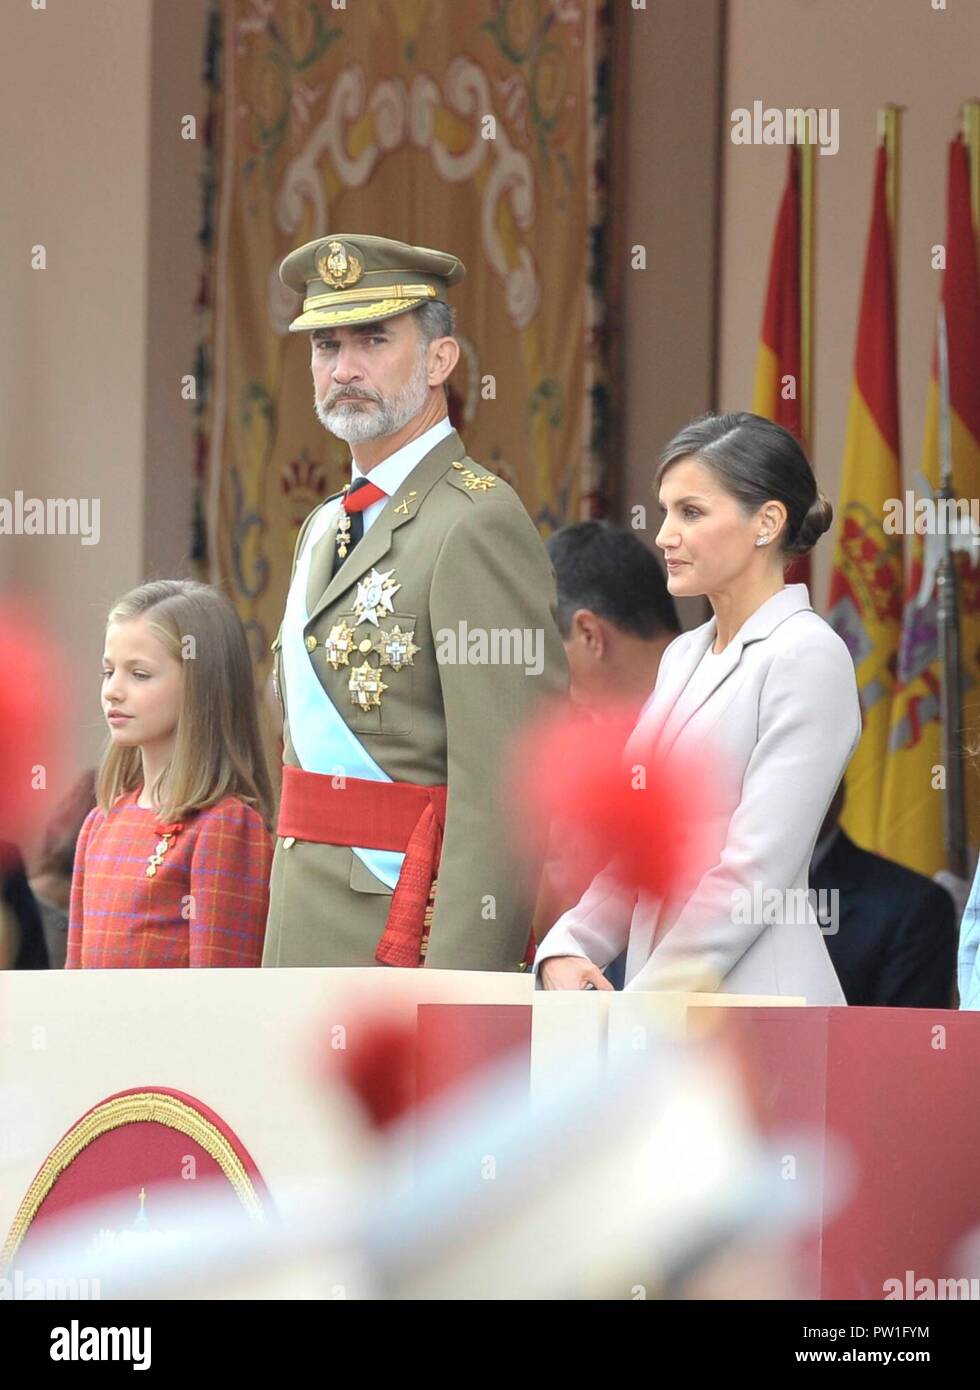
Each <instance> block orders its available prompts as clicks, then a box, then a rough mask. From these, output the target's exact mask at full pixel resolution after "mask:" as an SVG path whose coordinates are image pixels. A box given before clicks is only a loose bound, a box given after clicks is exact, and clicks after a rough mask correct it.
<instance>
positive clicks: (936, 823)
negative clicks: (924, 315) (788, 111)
mask: <svg viewBox="0 0 980 1390" xmlns="http://www.w3.org/2000/svg"><path fill="white" fill-rule="evenodd" d="M945 257H946V260H945V270H944V272H943V282H942V292H941V299H942V303H943V305H944V307H945V312H946V333H947V340H948V345H949V393H950V414H951V421H950V429H951V434H952V448H953V488H954V490H955V495H956V497H957V498H958V499H959V498H962V499H966V500H967V501H969V499H971V498H980V278H978V272H977V242H976V229H975V226H974V219H973V216H972V211H971V206H970V156H969V153H968V149H967V145H966V142H965V141H964V140H963V138H962V137H958V138H957V139H956V140H954V141H953V142H952V144H951V145H950V151H949V182H948V186H947V224H946V240H945ZM922 473H923V474H924V475H925V481H926V482H927V483H928V486H929V488H930V490H931V491H932V492H933V493H935V490H936V488H937V486H938V484H939V476H940V473H939V384H938V365H937V356H936V354H935V352H934V354H933V365H932V381H931V383H930V388H929V398H928V404H927V408H926V431H925V446H924V450H923V462H922ZM917 510H918V509H917ZM906 529H909V528H908V521H907V519H906ZM941 540H942V537H941V536H936V535H935V534H922V535H920V534H916V535H914V536H913V538H912V564H911V573H910V582H909V585H908V589H907V593H906V601H905V614H904V622H903V626H902V643H901V649H900V652H899V661H898V687H897V689H896V692H895V697H894V699H893V701H892V719H891V736H890V739H889V754H888V763H887V766H886V770H885V780H884V791H883V800H882V810H881V821H880V826H879V848H880V851H881V853H883V854H886V855H888V856H889V858H892V859H897V860H899V861H900V862H901V863H903V864H907V865H908V866H909V867H910V868H912V869H918V870H919V871H920V872H921V873H924V874H934V873H935V872H936V871H937V870H938V869H941V868H944V867H946V855H945V849H944V845H943V804H942V796H943V788H944V786H945V769H944V768H943V766H942V757H943V754H942V729H941V726H940V706H939V696H940V670H939V639H938V627H937V615H936V593H935V565H936V557H937V552H938V549H939V545H938V542H939V541H941ZM954 554H955V564H956V571H957V576H958V580H959V600H960V623H961V629H960V630H961V646H960V651H961V661H962V671H961V676H962V691H963V722H964V726H965V728H964V732H965V736H966V738H965V741H966V742H967V743H974V742H976V741H977V736H978V734H980V555H978V552H977V548H976V547H974V546H970V545H969V544H968V543H967V545H966V546H965V548H963V549H957V550H956V551H955V552H954ZM920 598H921V599H923V600H924V601H923V602H921V603H920V602H919V600H920ZM965 786H966V806H967V826H968V838H969V841H970V845H971V846H973V847H974V849H975V848H976V846H977V843H978V841H980V777H978V775H977V772H976V768H975V766H974V764H973V762H972V760H968V761H967V765H966V768H965Z"/></svg>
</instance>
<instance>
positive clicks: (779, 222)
mask: <svg viewBox="0 0 980 1390" xmlns="http://www.w3.org/2000/svg"><path fill="white" fill-rule="evenodd" d="M801 227H802V208H801V191H800V152H799V149H798V148H797V146H796V145H790V147H789V170H788V172H787V176H786V187H785V188H784V189H783V196H782V200H781V202H780V204H779V215H778V216H777V218H776V230H775V233H774V235H773V241H772V254H771V256H770V260H769V286H768V288H767V290H766V307H765V311H764V313H763V316H762V337H761V340H760V342H759V352H758V355H757V357H756V363H755V386H754V388H753V392H752V411H753V413H754V414H756V415H764V416H765V417H766V419H767V420H775V422H776V424H777V425H783V426H784V427H785V428H786V429H788V430H789V431H790V433H791V434H793V435H795V436H796V438H797V439H798V440H799V441H800V443H801V444H802V445H803V447H804V448H806V431H805V425H804V418H803V294H802V288H801V270H802V257H801V241H800V236H801ZM786 579H787V582H788V583H791V584H809V582H810V562H809V557H808V556H804V557H803V558H802V559H797V560H794V561H793V563H792V565H791V566H790V567H789V570H788V571H787V575H786Z"/></svg>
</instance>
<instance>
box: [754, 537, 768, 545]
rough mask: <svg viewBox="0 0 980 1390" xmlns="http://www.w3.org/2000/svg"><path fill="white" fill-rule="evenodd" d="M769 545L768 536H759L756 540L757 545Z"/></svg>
mask: <svg viewBox="0 0 980 1390" xmlns="http://www.w3.org/2000/svg"><path fill="white" fill-rule="evenodd" d="M768 544H769V537H768V536H759V537H758V538H757V540H756V545H768Z"/></svg>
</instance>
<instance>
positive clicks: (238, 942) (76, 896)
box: [65, 790, 272, 970]
mask: <svg viewBox="0 0 980 1390" xmlns="http://www.w3.org/2000/svg"><path fill="white" fill-rule="evenodd" d="M138 796H139V791H138V790H137V791H132V792H127V793H126V794H125V795H124V796H121V797H119V799H118V800H117V801H116V803H115V805H114V806H113V807H112V808H111V809H110V811H109V813H108V814H106V813H105V812H104V811H100V810H98V809H96V810H94V811H92V812H91V813H90V814H89V816H88V818H87V819H86V821H85V823H84V825H83V826H82V830H81V834H80V836H79V839H78V847H77V849H76V852H75V871H74V875H73V877H72V885H71V909H70V914H69V926H68V957H67V960H66V962H65V966H66V969H68V970H79V969H83V970H93V969H95V970H99V969H101V970H105V969H122V970H130V969H153V968H157V969H159V968H162V967H166V968H174V967H182V966H192V967H193V966H257V965H259V964H260V963H261V960H262V943H263V940H264V938H265V920H266V912H267V909H268V902H269V872H270V869H271V866H272V842H271V838H270V836H269V834H268V832H267V830H266V829H265V826H264V825H263V823H262V817H261V816H260V815H259V813H258V812H257V811H255V810H253V809H252V808H251V807H250V806H246V805H245V804H244V802H242V801H239V799H238V798H237V797H234V796H226V797H224V798H223V799H222V800H221V801H219V802H217V803H216V805H214V806H209V807H208V808H207V810H205V811H197V812H195V813H193V814H192V815H189V816H187V817H186V818H185V820H184V821H183V822H182V824H181V828H180V829H179V830H178V831H177V833H176V835H175V836H174V838H173V840H172V841H171V844H170V848H169V849H168V850H167V852H166V853H165V854H164V855H163V856H162V857H161V862H160V864H159V865H158V867H157V871H156V874H155V875H154V877H152V878H147V876H146V868H147V861H148V859H149V857H150V855H151V854H153V853H154V852H155V850H156V848H157V844H158V841H159V840H160V834H161V830H160V824H161V823H160V819H159V815H158V813H157V812H156V811H153V810H144V809H143V807H141V806H137V805H136V801H137V798H138Z"/></svg>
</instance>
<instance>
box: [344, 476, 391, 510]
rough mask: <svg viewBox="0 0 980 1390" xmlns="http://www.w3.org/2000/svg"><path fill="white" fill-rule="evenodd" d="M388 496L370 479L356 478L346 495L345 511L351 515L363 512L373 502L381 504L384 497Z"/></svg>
mask: <svg viewBox="0 0 980 1390" xmlns="http://www.w3.org/2000/svg"><path fill="white" fill-rule="evenodd" d="M387 496H388V494H387V493H386V492H382V490H381V488H379V487H378V486H377V484H376V483H372V482H371V481H370V480H369V479H367V478H355V479H354V481H353V482H352V483H351V485H350V487H349V488H348V489H347V491H346V492H345V493H344V511H345V512H349V513H351V514H354V513H356V512H363V511H364V509H365V507H370V505H371V503H372V502H380V501H381V499H382V498H383V497H387Z"/></svg>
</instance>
